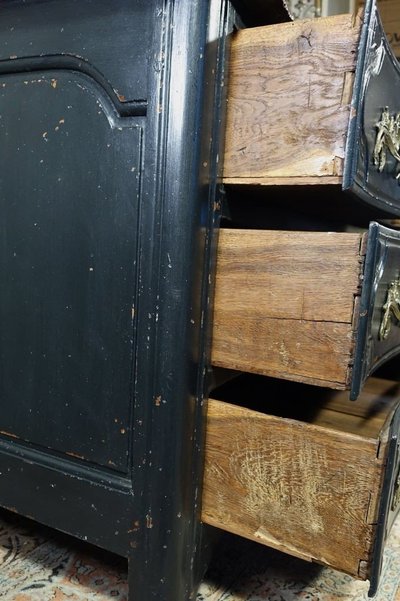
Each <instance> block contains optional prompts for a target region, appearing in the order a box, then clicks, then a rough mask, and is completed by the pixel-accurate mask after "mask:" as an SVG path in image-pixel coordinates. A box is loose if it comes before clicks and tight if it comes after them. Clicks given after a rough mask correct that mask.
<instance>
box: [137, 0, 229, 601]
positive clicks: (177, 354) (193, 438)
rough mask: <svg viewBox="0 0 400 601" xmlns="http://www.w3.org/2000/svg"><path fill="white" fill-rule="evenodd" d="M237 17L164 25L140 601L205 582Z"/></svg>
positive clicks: (200, 15)
mask: <svg viewBox="0 0 400 601" xmlns="http://www.w3.org/2000/svg"><path fill="white" fill-rule="evenodd" d="M230 14H231V13H230V7H229V5H228V3H226V2H225V1H221V0H211V1H210V2H204V0H193V1H191V2H168V3H164V4H163V10H162V14H161V15H160V20H161V27H162V32H163V39H162V43H161V44H160V45H159V49H158V51H157V54H156V56H157V60H156V62H155V64H154V66H153V68H154V72H153V79H152V83H151V84H150V86H149V89H150V90H151V93H150V96H149V98H150V100H149V112H148V115H149V129H148V131H147V148H146V155H145V162H146V165H147V166H148V171H147V173H146V174H145V175H144V181H143V201H142V209H141V221H140V223H141V244H140V265H139V281H138V291H139V293H138V306H137V309H138V315H139V319H138V321H137V324H136V325H137V340H138V346H137V363H136V374H137V380H136V382H135V411H134V441H133V450H132V457H133V461H134V464H133V483H134V499H133V523H132V538H131V541H130V545H131V553H130V557H129V562H130V564H129V565H130V588H131V590H132V591H136V593H135V594H136V595H137V598H138V599H142V598H143V599H146V600H147V599H157V600H160V601H186V600H188V599H191V598H193V595H195V588H196V586H197V584H198V582H197V579H198V577H199V573H200V572H201V569H200V566H201V565H202V564H201V561H200V541H201V527H200V525H199V515H200V509H201V507H200V504H201V483H202V468H203V463H202V457H203V435H204V431H203V427H204V413H205V398H206V380H207V362H208V353H209V348H208V347H209V337H208V328H207V320H208V318H209V316H210V314H211V306H210V304H209V302H210V300H209V298H210V296H209V294H210V291H211V287H212V277H211V275H212V273H213V266H212V261H213V256H214V253H213V232H212V230H213V227H214V224H215V222H216V220H217V217H216V214H217V213H218V202H217V165H218V156H217V155H218V146H219V142H220V140H219V134H220V133H221V127H220V115H221V113H222V111H223V102H222V100H221V94H222V93H223V91H224V88H223V83H224V82H223V76H224V69H223V65H224V48H225V43H226V39H227V38H226V33H227V29H228V22H229V18H230ZM168 82H169V83H170V88H169V90H168V85H167V84H168ZM205 99H206V100H205ZM210 115H213V118H210ZM154 116H156V117H158V118H156V119H154ZM149 165H152V168H149ZM153 173H157V177H156V178H153V177H152V174H153Z"/></svg>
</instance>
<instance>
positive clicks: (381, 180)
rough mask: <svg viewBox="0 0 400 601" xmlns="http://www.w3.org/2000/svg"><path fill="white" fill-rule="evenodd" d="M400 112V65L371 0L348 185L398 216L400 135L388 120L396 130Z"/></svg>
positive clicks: (352, 127)
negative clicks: (389, 127) (389, 130)
mask: <svg viewBox="0 0 400 601" xmlns="http://www.w3.org/2000/svg"><path fill="white" fill-rule="evenodd" d="M385 109H387V112H386V113H385ZM399 113H400V65H399V63H398V61H397V60H396V58H395V57H394V55H393V52H392V50H391V48H390V46H389V43H388V41H387V38H386V35H385V33H384V30H383V26H382V23H381V19H380V16H379V12H378V9H377V6H376V0H368V1H367V2H366V3H365V12H364V23H363V27H362V33H361V37H360V43H359V49H358V58H357V67H356V75H355V82H354V89H353V98H352V106H351V117H350V123H349V130H348V138H347V145H346V156H345V165H344V176H343V189H344V190H347V191H350V192H353V193H354V194H355V195H356V196H358V197H359V198H361V199H362V200H363V201H364V202H366V203H367V204H369V205H372V206H374V207H375V208H377V209H379V210H380V211H381V212H382V211H383V212H385V213H389V214H393V215H400V180H399V179H398V178H397V176H398V174H399V172H400V161H399V156H398V153H399V145H400V137H399V134H396V132H395V131H394V132H393V131H392V134H390V133H389V132H388V127H387V120H389V126H391V127H392V129H393V130H396V127H397V125H396V119H397V118H398V114H399ZM384 123H386V125H384ZM399 123H400V119H399ZM382 142H383V145H382ZM379 147H380V148H381V152H378V150H379ZM396 147H397V151H395V152H392V151H393V150H395V148H396ZM396 154H397V158H396Z"/></svg>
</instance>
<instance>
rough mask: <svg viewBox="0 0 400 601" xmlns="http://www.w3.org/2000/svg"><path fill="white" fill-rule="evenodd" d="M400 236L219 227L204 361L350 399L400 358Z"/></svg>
mask: <svg viewBox="0 0 400 601" xmlns="http://www.w3.org/2000/svg"><path fill="white" fill-rule="evenodd" d="M399 272H400V234H399V233H398V232H397V231H394V230H390V229H388V228H386V227H383V226H381V225H378V224H377V223H372V224H371V226H370V228H369V232H368V233H333V232H298V231H265V230H242V229H240V230H239V229H238V230H234V229H222V230H221V232H220V238H219V244H218V263H217V276H216V294H215V309H214V328H213V345H212V363H213V364H214V365H216V366H219V367H225V368H229V369H235V370H239V371H245V372H253V373H259V374H263V375H268V376H272V377H277V378H284V379H288V380H295V381H298V382H304V383H309V384H315V385H319V386H326V387H329V388H336V389H348V388H350V389H351V396H352V398H356V397H357V395H358V393H359V391H360V389H361V387H362V384H363V382H364V381H365V379H366V378H367V377H368V375H369V374H370V373H372V372H373V371H374V370H375V369H376V368H377V367H378V366H379V365H380V364H382V363H383V362H385V361H386V360H388V359H389V358H390V357H392V356H393V355H394V354H396V353H398V352H399V351H400V328H399V327H397V325H398V318H399V317H400V278H399Z"/></svg>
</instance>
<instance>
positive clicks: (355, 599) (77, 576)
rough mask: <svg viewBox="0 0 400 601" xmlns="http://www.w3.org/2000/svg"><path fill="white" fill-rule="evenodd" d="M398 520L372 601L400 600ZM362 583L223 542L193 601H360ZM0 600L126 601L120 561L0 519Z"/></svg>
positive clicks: (235, 541) (226, 538) (7, 517)
mask: <svg viewBox="0 0 400 601" xmlns="http://www.w3.org/2000/svg"><path fill="white" fill-rule="evenodd" d="M399 584H400V521H398V523H397V524H396V526H395V527H394V529H393V531H392V534H391V536H390V539H389V542H388V545H387V547H386V552H385V561H384V567H383V577H382V581H381V586H380V591H379V593H378V595H377V596H376V597H375V601H400V588H399ZM367 591H368V583H365V582H364V583H363V582H358V581H356V580H353V579H352V578H350V577H348V576H343V575H342V574H339V573H338V572H335V571H334V570H330V569H327V568H322V567H320V566H318V565H316V564H309V563H306V562H303V561H301V560H299V559H295V558H292V557H289V556H287V555H284V554H282V553H279V552H277V551H273V550H271V549H267V548H266V547H263V546H261V545H258V544H257V543H252V542H250V541H247V540H244V539H240V538H237V537H234V536H231V535H222V537H221V539H220V542H219V543H218V545H217V547H216V553H215V557H214V559H213V561H212V563H211V565H210V569H209V571H208V573H207V575H206V578H205V580H204V582H203V584H202V585H201V588H200V591H199V594H198V597H197V601H292V600H295V599H296V600H303V601H338V600H339V601H365V600H366V599H367ZM0 599H2V600H4V601H111V600H113V599H115V600H118V601H127V582H126V562H125V561H124V560H123V559H121V558H118V557H116V556H114V555H111V554H107V553H104V552H103V551H101V550H99V549H96V548H95V547H92V546H90V545H87V544H84V543H80V542H78V541H76V540H75V539H73V538H70V537H67V536H65V535H62V534H60V533H57V532H55V531H53V530H49V529H47V528H44V527H42V526H38V525H37V524H34V523H32V522H30V521H28V520H24V519H20V518H18V517H16V516H14V515H12V514H9V513H6V512H0Z"/></svg>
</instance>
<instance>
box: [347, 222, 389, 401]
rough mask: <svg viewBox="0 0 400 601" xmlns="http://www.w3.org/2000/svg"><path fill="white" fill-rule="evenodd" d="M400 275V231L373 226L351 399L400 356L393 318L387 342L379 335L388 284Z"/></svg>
mask: <svg viewBox="0 0 400 601" xmlns="http://www.w3.org/2000/svg"><path fill="white" fill-rule="evenodd" d="M399 276H400V232H398V231H395V230H391V229H389V228H386V227H384V226H382V225H379V224H378V223H374V222H373V223H371V225H370V228H369V233H368V246H367V254H366V258H365V267H364V275H363V282H362V293H361V302H360V309H359V321H358V331H357V339H356V347H355V358H354V366H353V376H352V383H351V398H352V399H353V400H354V399H356V398H357V396H358V394H359V392H360V389H361V387H362V385H363V382H364V381H365V380H366V378H367V377H368V376H369V375H370V374H371V373H372V372H373V371H375V370H376V369H377V368H378V367H379V366H380V365H383V364H384V363H385V362H387V361H389V359H391V358H392V357H394V356H395V355H397V354H399V353H400V327H399V322H398V321H397V320H396V319H395V318H394V317H393V316H391V324H392V325H391V329H390V333H389V335H388V336H387V338H386V339H383V338H382V337H381V335H380V327H381V324H382V319H383V316H384V309H383V306H384V304H385V302H386V299H387V294H388V289H389V285H390V284H391V283H392V282H393V281H396V280H397V279H398V278H399Z"/></svg>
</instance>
